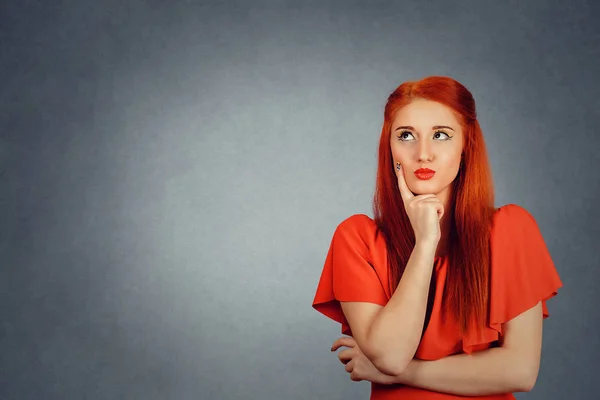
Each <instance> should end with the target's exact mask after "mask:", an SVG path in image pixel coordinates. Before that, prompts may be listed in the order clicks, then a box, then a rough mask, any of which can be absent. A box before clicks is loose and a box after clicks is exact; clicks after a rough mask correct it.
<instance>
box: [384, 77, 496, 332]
mask: <svg viewBox="0 0 600 400" xmlns="http://www.w3.org/2000/svg"><path fill="white" fill-rule="evenodd" d="M416 98H419V99H426V100H431V101H436V102H438V103H441V104H443V105H445V106H447V107H449V108H450V109H451V110H452V111H453V113H454V114H455V115H456V117H457V119H458V121H459V122H460V124H461V127H462V131H463V136H464V141H463V143H464V147H463V165H462V166H461V167H460V169H459V172H458V175H457V177H456V178H455V180H454V181H453V182H452V190H451V198H450V201H449V206H450V207H452V208H453V211H452V214H453V217H452V221H451V224H450V232H449V236H448V248H447V252H446V254H447V255H448V258H449V259H448V261H449V269H448V274H447V276H446V284H445V290H444V294H443V305H444V307H445V309H443V313H442V315H443V316H444V317H445V315H446V314H447V313H448V312H450V313H451V314H452V316H453V317H454V318H455V321H456V322H457V323H458V326H459V329H460V331H461V333H462V334H465V333H466V332H467V331H468V329H469V327H471V326H473V325H472V324H473V323H474V324H475V328H476V329H481V328H482V327H483V326H484V325H485V324H486V323H487V318H488V306H489V304H488V303H489V302H488V296H489V276H490V272H489V271H490V243H489V239H490V231H489V229H490V226H491V222H492V218H493V214H494V211H495V208H494V189H493V182H492V175H491V170H490V167H489V163H488V157H487V152H486V148H485V142H484V139H483V134H482V132H481V128H480V126H479V123H478V122H477V113H476V110H475V100H474V99H473V95H472V94H471V92H469V90H467V88H465V87H464V86H463V85H461V84H460V83H459V82H457V81H456V80H454V79H452V78H449V77H443V76H430V77H426V78H424V79H422V80H420V81H415V82H405V83H403V84H401V85H400V86H398V88H396V90H394V92H393V93H392V94H391V95H390V96H389V97H388V100H387V103H386V105H385V110H384V120H383V128H382V130H381V138H380V141H379V160H378V166H377V183H376V188H375V196H374V199H373V211H374V215H375V218H374V220H375V223H376V225H377V226H378V228H379V230H380V231H381V232H382V233H383V236H384V238H385V241H386V245H387V254H388V267H389V270H390V282H389V284H390V288H391V290H392V293H393V291H394V290H395V289H396V287H397V286H398V283H399V282H400V278H401V277H402V274H403V272H404V268H405V266H406V263H407V262H408V259H409V257H410V255H411V253H412V251H413V248H414V246H415V235H414V230H413V228H412V225H411V223H410V220H409V219H408V215H407V214H406V210H405V209H404V205H403V204H404V203H403V201H402V197H401V195H400V191H399V189H398V179H397V177H396V173H395V172H394V162H393V159H392V152H391V147H390V135H391V125H392V121H393V118H394V116H395V114H396V112H397V111H398V110H399V109H401V108H402V107H403V106H405V105H407V104H408V103H410V102H411V101H412V100H413V99H416ZM445 212H446V213H448V210H446V211H445Z"/></svg>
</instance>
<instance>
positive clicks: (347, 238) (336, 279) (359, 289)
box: [312, 214, 389, 336]
mask: <svg viewBox="0 0 600 400" xmlns="http://www.w3.org/2000/svg"><path fill="white" fill-rule="evenodd" d="M375 231H376V225H375V222H374V221H373V220H372V219H371V218H370V217H368V216H367V215H364V214H355V215H353V216H351V217H349V218H347V219H346V220H344V221H343V222H342V223H340V224H339V225H338V227H337V228H336V230H335V232H334V234H333V238H332V239H331V243H330V245H329V250H328V252H327V256H326V258H325V264H324V266H323V271H322V273H321V278H320V280H319V283H318V285H317V290H316V294H315V297H314V300H313V304H312V306H313V308H314V309H315V310H317V311H319V312H320V313H322V314H323V315H325V316H327V317H329V318H331V319H333V320H334V321H337V322H339V323H341V324H342V327H341V329H342V333H343V334H345V335H350V336H351V335H352V333H351V330H350V326H349V325H348V321H347V320H346V318H345V317H344V313H343V312H342V308H341V305H340V302H341V301H360V302H368V303H375V304H379V305H381V306H385V304H387V301H388V299H389V297H388V296H387V294H386V290H385V285H386V284H387V280H386V279H387V276H385V272H384V271H385V268H383V266H381V265H376V263H374V262H373V251H374V248H375Z"/></svg>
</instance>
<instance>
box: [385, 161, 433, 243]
mask: <svg viewBox="0 0 600 400" xmlns="http://www.w3.org/2000/svg"><path fill="white" fill-rule="evenodd" d="M397 166H398V164H396V168H394V170H395V171H396V177H397V178H398V188H399V189H400V196H402V201H403V202H404V209H405V210H406V214H408V218H409V219H410V223H411V225H412V227H413V230H414V231H415V239H416V241H417V243H419V242H433V243H435V244H437V243H438V242H439V240H440V238H441V228H440V220H441V219H442V217H443V216H444V205H443V204H442V202H441V200H440V199H439V198H438V197H437V196H436V195H435V194H420V195H418V196H415V195H414V194H413V193H412V192H411V191H410V189H409V188H408V185H407V184H406V179H405V178H404V168H403V167H400V169H398V168H397Z"/></svg>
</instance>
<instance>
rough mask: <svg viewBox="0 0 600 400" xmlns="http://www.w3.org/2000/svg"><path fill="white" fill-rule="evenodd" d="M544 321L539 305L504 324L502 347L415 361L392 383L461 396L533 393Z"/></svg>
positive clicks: (392, 378)
mask: <svg viewBox="0 0 600 400" xmlns="http://www.w3.org/2000/svg"><path fill="white" fill-rule="evenodd" d="M542 320H543V317H542V305H541V302H540V303H538V304H537V305H536V306H534V307H532V308H530V309H529V310H527V311H525V312H523V313H522V314H520V315H518V316H517V317H515V318H513V319H512V320H510V321H508V322H506V323H504V324H503V325H502V331H503V332H504V336H503V338H504V341H503V342H502V343H501V347H495V348H491V349H486V350H482V351H478V352H475V353H473V354H472V355H469V354H457V355H452V356H449V357H445V358H442V359H440V360H435V361H422V360H416V359H415V360H413V361H412V362H411V363H410V364H409V365H408V367H407V368H406V370H405V373H403V374H400V375H396V376H393V377H391V379H390V382H389V383H402V384H406V385H410V386H415V387H419V388H423V389H428V390H434V391H439V392H444V393H450V394H456V395H462V396H485V395H491V394H500V393H512V392H527V391H530V390H531V389H532V388H533V386H534V385H535V381H536V379H537V375H538V371H539V366H540V357H541V349H542Z"/></svg>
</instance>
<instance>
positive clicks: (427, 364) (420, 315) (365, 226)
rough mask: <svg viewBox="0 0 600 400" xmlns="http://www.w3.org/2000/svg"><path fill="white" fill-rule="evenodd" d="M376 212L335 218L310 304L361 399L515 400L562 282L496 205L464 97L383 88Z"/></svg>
mask: <svg viewBox="0 0 600 400" xmlns="http://www.w3.org/2000/svg"><path fill="white" fill-rule="evenodd" d="M373 209H374V214H375V217H374V219H371V218H370V217H368V216H367V215H364V214H355V215H352V216H350V217H348V218H347V219H345V220H344V221H342V222H341V223H340V224H339V225H338V227H337V228H336V230H335V232H334V234H333V238H332V240H331V244H330V248H329V251H328V254H327V257H326V260H325V265H324V267H323V272H322V275H321V278H320V281H319V285H318V287H317V291H316V295H315V298H314V301H313V307H314V308H315V309H316V310H317V311H319V312H321V313H323V314H324V315H326V316H328V317H330V318H332V319H333V320H335V321H337V322H339V323H341V324H342V333H343V334H346V335H349V337H342V338H340V339H338V340H336V341H335V342H334V344H333V346H332V348H331V350H332V351H335V350H337V349H338V348H340V347H342V346H343V347H345V349H343V350H342V351H340V352H339V354H338V357H339V359H340V361H341V362H342V363H344V364H345V365H346V367H345V368H346V371H348V372H349V373H350V377H351V379H352V380H354V381H360V380H368V381H371V382H372V384H371V399H378V400H379V399H452V398H460V397H463V396H469V397H471V398H476V399H477V398H479V399H514V398H515V397H514V396H513V395H512V393H513V392H518V391H529V390H531V389H532V388H533V386H534V384H535V381H536V378H537V374H538V369H539V364H540V356H541V341H542V321H543V319H544V318H546V317H548V309H547V306H546V301H547V300H548V299H549V298H551V297H553V296H554V295H556V294H557V290H558V289H559V288H560V287H561V286H562V282H561V280H560V277H559V276H558V273H557V272H556V269H555V267H554V265H553V262H552V259H551V258H550V254H549V252H548V250H547V247H546V245H545V242H544V240H543V238H542V235H541V233H540V231H539V228H538V226H537V223H536V221H535V220H534V218H533V217H532V216H531V214H529V212H528V211H527V210H525V209H524V208H522V207H520V206H518V205H516V204H507V205H504V206H502V207H499V208H495V207H494V194H493V185H492V178H491V173H490V168H489V164H488V159H487V154H486V150H485V143H484V139H483V135H482V132H481V128H480V126H479V123H478V122H477V119H476V110H475V101H474V100H473V96H472V95H471V93H470V92H469V91H468V90H467V89H466V88H465V87H464V86H463V85H461V84H460V83H459V82H457V81H455V80H453V79H451V78H448V77H436V76H434V77H428V78H425V79H422V80H420V81H417V82H406V83H403V84H402V85H400V86H399V87H398V88H397V89H396V90H395V91H394V92H393V93H392V94H391V95H390V96H389V98H388V101H387V104H386V106H385V111H384V123H383V129H382V132H381V138H380V143H379V163H378V170H377V185H376V191H375V197H374V203H373Z"/></svg>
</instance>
